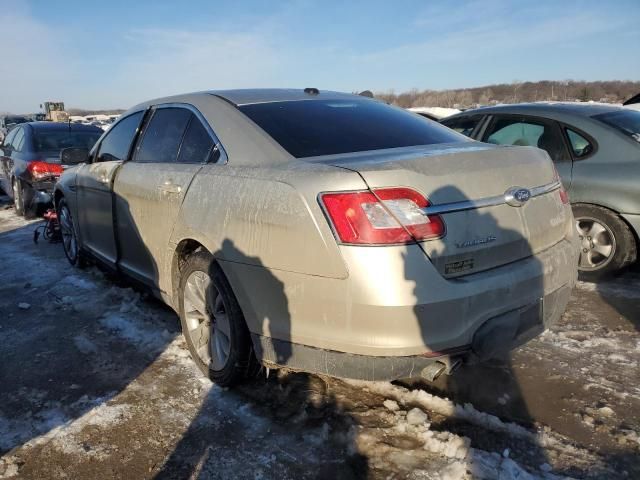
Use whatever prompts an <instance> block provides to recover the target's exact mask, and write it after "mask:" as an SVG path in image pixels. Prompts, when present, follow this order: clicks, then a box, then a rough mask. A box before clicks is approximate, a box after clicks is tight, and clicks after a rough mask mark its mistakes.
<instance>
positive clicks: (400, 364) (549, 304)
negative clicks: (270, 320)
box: [252, 285, 571, 381]
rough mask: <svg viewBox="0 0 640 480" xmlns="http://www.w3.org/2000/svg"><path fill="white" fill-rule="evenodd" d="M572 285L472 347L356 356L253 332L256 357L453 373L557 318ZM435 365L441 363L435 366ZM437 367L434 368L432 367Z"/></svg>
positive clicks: (487, 326)
mask: <svg viewBox="0 0 640 480" xmlns="http://www.w3.org/2000/svg"><path fill="white" fill-rule="evenodd" d="M570 296H571V288H570V287H569V286H568V285H566V286H563V287H561V288H559V289H558V290H556V291H554V292H551V293H549V294H548V295H545V296H544V297H543V298H541V299H540V300H539V301H537V302H535V303H533V304H531V305H527V306H525V307H522V308H520V309H518V310H515V311H513V312H507V313H505V314H503V315H498V316H497V317H494V318H490V319H488V320H487V321H486V322H484V323H483V324H482V326H481V327H480V328H479V329H478V330H477V331H476V332H475V333H474V335H473V339H472V342H471V344H470V345H463V346H460V347H452V348H449V349H448V351H444V352H441V353H442V354H437V352H431V354H423V355H410V356H373V355H357V354H353V353H347V352H338V351H334V350H326V349H321V348H315V347H311V346H308V345H301V344H297V343H290V342H286V341H282V340H276V339H273V338H270V337H265V336H262V335H256V334H252V340H253V344H254V347H255V351H256V355H257V356H258V358H259V359H260V360H261V361H262V363H264V364H266V365H276V366H277V365H285V366H287V367H289V368H293V369H297V370H302V371H305V372H312V373H318V374H323V375H330V376H332V377H342V378H351V379H357V380H368V381H377V380H386V381H391V380H397V379H400V378H411V377H419V376H423V377H425V378H428V377H429V376H437V375H438V374H440V373H450V372H451V371H452V370H453V369H454V368H455V366H457V365H459V364H461V363H475V362H477V361H484V360H488V359H490V358H499V357H502V356H504V355H505V354H507V353H508V352H509V351H510V350H512V349H513V348H515V347H517V346H518V345H521V344H524V343H526V342H527V341H529V340H531V339H533V338H534V337H536V336H538V335H539V334H540V333H542V332H543V331H544V330H545V329H546V328H548V327H549V326H550V325H552V324H554V323H555V322H557V321H558V319H559V318H560V316H561V315H562V314H563V313H564V311H565V309H566V306H567V303H568V302H569V298H570ZM436 364H437V365H438V366H436ZM434 367H435V370H434V369H433V368H434Z"/></svg>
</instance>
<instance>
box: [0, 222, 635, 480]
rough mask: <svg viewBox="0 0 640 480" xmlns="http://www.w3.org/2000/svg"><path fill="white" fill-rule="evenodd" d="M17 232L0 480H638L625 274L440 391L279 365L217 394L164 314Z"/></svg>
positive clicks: (5, 232)
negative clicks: (499, 360) (503, 358)
mask: <svg viewBox="0 0 640 480" xmlns="http://www.w3.org/2000/svg"><path fill="white" fill-rule="evenodd" d="M33 227H34V224H33V222H25V221H24V220H21V219H16V217H15V216H14V215H13V213H12V212H11V211H0V252H1V255H0V258H2V268H3V270H2V283H0V355H2V359H3V362H2V364H1V366H0V384H2V385H3V388H2V389H0V479H4V478H57V477H63V476H66V477H67V478H225V479H227V478H278V479H280V478H358V477H360V478H365V477H370V478H411V479H459V478H488V479H491V478H496V479H498V478H499V479H510V478H520V479H530V478H546V479H554V478H564V477H566V476H571V477H577V478H624V477H627V478H634V476H635V477H637V475H636V474H640V473H639V471H640V470H639V469H640V467H639V466H638V462H637V458H638V455H639V454H640V445H639V443H638V442H639V437H638V427H639V424H640V421H639V420H638V413H639V412H640V391H639V390H638V387H639V385H638V383H640V382H638V377H637V368H638V362H640V358H639V357H640V347H639V345H640V343H639V342H640V337H639V335H638V331H637V323H636V324H635V327H634V326H633V325H631V323H633V322H634V321H635V322H637V321H638V318H637V316H633V313H629V312H633V308H634V306H635V307H637V301H638V298H637V296H636V294H635V293H634V292H637V291H638V290H637V287H638V285H640V282H639V281H638V277H637V275H636V274H630V275H629V276H628V277H626V280H616V281H612V282H610V283H607V284H603V285H596V286H592V284H584V283H580V285H579V287H578V289H576V298H574V300H573V301H572V304H571V306H570V309H569V311H568V313H567V315H566V316H565V319H564V320H563V321H562V322H561V323H560V324H559V325H557V326H555V327H554V328H552V329H551V330H549V331H547V332H546V333H545V334H544V335H543V336H542V337H540V338H539V339H536V340H535V341H533V342H531V343H530V344H528V345H527V346H525V347H524V348H522V349H520V350H518V351H517V352H516V353H515V354H514V355H513V357H512V359H511V362H510V364H508V365H498V366H491V365H490V366H483V367H481V370H473V369H470V370H469V371H468V372H469V373H466V374H465V372H464V371H462V370H461V372H460V373H461V375H460V376H454V377H451V378H446V379H442V382H444V383H446V385H445V386H444V387H442V389H440V387H437V386H436V387H437V388H436V387H429V386H426V387H425V386H424V385H417V386H416V385H410V384H396V383H394V384H391V383H387V382H360V381H342V380H337V379H331V378H325V377H320V376H314V375H306V374H301V373H294V372H287V371H279V372H275V373H274V372H270V375H269V376H268V378H266V372H263V374H262V375H261V376H260V377H259V378H257V379H256V380H254V381H252V382H249V383H248V384H246V385H243V386H240V387H238V388H236V389H234V390H226V389H222V388H220V387H218V386H216V385H212V384H211V382H210V381H209V380H208V379H206V378H204V377H202V375H201V374H200V372H199V371H198V369H197V368H196V367H195V365H194V364H193V362H192V361H191V359H190V357H189V353H188V351H187V350H186V348H185V345H184V341H183V340H182V338H181V336H180V335H179V325H178V322H177V317H176V315H175V314H174V313H173V312H172V311H170V310H169V309H167V308H165V307H163V306H162V305H160V304H159V303H158V302H156V301H154V300H152V299H149V298H147V297H146V295H144V294H141V293H139V292H136V291H134V290H133V289H131V288H130V287H128V286H127V285H126V284H124V283H123V282H121V281H119V280H118V279H113V278H112V277H111V276H106V275H105V274H103V273H102V272H101V271H99V270H98V269H96V268H90V269H87V270H84V271H81V270H77V269H73V268H71V267H70V266H69V265H68V263H67V262H66V259H65V258H64V255H63V253H62V250H61V246H60V245H51V244H48V243H46V242H42V241H41V243H40V244H39V245H34V244H33V243H32V241H31V234H32V229H33ZM20 303H28V304H29V308H28V309H21V308H20V307H18V304H20ZM465 375H468V376H467V377H465ZM479 375H483V376H479ZM503 377H504V378H507V379H508V381H504V382H503V381H502V380H500V381H495V382H494V380H495V379H502V378H503ZM455 379H458V380H455ZM523 412H525V413H526V414H527V415H528V416H529V417H527V418H526V419H525V418H524V417H523ZM634 459H635V462H634ZM625 472H626V473H625Z"/></svg>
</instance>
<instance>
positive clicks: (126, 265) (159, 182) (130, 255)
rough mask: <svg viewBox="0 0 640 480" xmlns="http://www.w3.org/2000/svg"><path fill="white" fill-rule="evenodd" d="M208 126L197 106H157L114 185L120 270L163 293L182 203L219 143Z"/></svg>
mask: <svg viewBox="0 0 640 480" xmlns="http://www.w3.org/2000/svg"><path fill="white" fill-rule="evenodd" d="M206 125H208V124H206V121H204V120H203V119H202V117H201V116H200V115H199V113H198V112H197V111H196V110H195V109H194V108H193V107H190V106H187V105H176V104H170V105H159V106H156V107H155V108H154V109H153V112H152V114H151V116H150V119H149V121H148V122H147V124H146V126H145V127H144V131H143V133H142V135H141V137H140V139H139V141H138V144H137V146H136V149H135V154H134V155H133V157H132V159H131V160H130V161H128V162H126V163H125V164H124V165H123V166H122V168H121V169H120V170H119V171H118V173H117V175H116V179H115V182H114V193H115V201H116V204H115V210H116V224H117V238H118V246H119V249H120V257H119V261H118V266H119V268H120V269H121V270H123V271H125V272H126V273H128V274H129V275H131V276H133V277H134V278H136V279H138V280H140V281H142V282H144V283H146V284H148V285H149V286H151V287H153V288H156V289H158V290H160V291H163V290H164V288H163V285H161V282H160V281H159V280H160V278H159V277H160V271H161V270H162V268H163V266H164V265H167V262H166V259H167V255H168V252H169V239H170V238H171V233H172V231H173V227H174V225H175V221H176V218H177V215H178V213H179V211H180V207H181V205H182V200H183V199H184V195H185V193H186V191H187V189H188V188H189V185H190V184H191V181H192V179H193V177H194V176H195V175H196V173H197V172H198V171H199V170H200V169H201V168H202V165H203V164H204V163H206V161H207V160H208V158H209V156H210V153H211V151H212V149H213V147H214V145H215V142H214V139H213V138H212V136H211V135H210V134H209V131H208V128H207V126H206Z"/></svg>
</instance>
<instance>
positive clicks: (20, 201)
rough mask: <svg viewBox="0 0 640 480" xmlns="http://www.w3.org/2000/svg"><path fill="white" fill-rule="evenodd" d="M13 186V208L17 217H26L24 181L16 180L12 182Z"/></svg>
mask: <svg viewBox="0 0 640 480" xmlns="http://www.w3.org/2000/svg"><path fill="white" fill-rule="evenodd" d="M12 186H13V208H14V210H15V212H16V215H18V216H19V217H23V216H24V188H23V185H22V181H21V180H20V179H18V178H14V179H13V182H12Z"/></svg>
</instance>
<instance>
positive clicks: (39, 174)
mask: <svg viewBox="0 0 640 480" xmlns="http://www.w3.org/2000/svg"><path fill="white" fill-rule="evenodd" d="M62 170H63V169H62V165H60V164H58V163H48V162H43V161H40V160H36V161H35V162H29V164H28V165H27V171H28V172H29V174H30V175H31V178H33V179H34V180H43V179H45V178H49V177H59V176H60V175H62Z"/></svg>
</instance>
